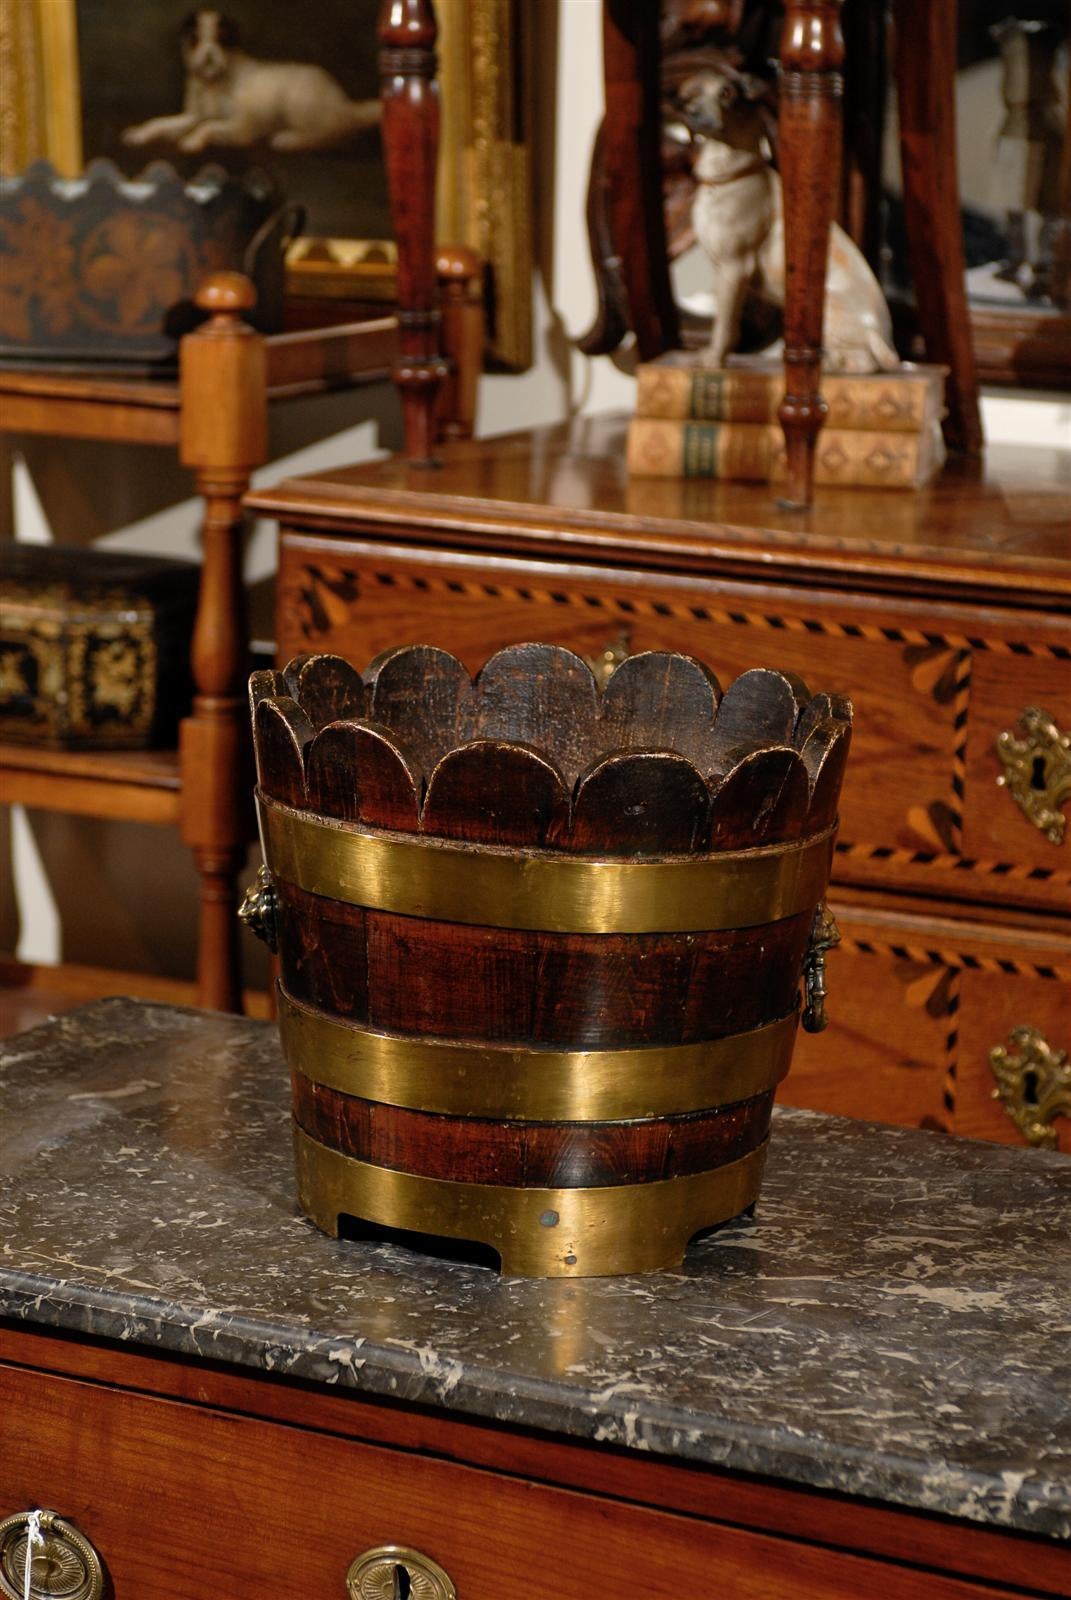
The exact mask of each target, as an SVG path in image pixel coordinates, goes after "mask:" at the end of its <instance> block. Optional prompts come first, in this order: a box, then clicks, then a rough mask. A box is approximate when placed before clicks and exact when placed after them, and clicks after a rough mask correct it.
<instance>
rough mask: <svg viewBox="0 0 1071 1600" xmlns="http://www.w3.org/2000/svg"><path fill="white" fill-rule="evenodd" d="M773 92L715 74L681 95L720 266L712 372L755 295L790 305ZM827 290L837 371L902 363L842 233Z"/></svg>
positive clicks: (863, 267)
mask: <svg viewBox="0 0 1071 1600" xmlns="http://www.w3.org/2000/svg"><path fill="white" fill-rule="evenodd" d="M764 87H765V86H764V85H763V84H762V83H761V81H760V80H759V79H755V78H750V77H748V76H747V75H746V74H744V73H738V72H735V71H731V70H726V71H725V72H717V71H713V70H710V71H704V72H698V73H695V74H694V75H693V76H692V77H690V78H688V79H687V80H686V81H685V82H684V83H683V84H682V85H681V87H680V90H679V91H678V94H679V100H680V104H681V110H682V117H683V120H684V122H685V123H686V124H687V126H688V129H689V131H690V132H691V135H692V138H693V141H694V142H695V144H696V146H697V147H698V153H697V155H696V158H695V161H694V163H693V172H694V176H695V180H696V186H697V187H696V194H695V199H694V201H693V203H692V225H693V227H694V228H695V232H696V237H697V238H698V240H699V242H700V244H701V245H702V246H703V249H704V250H705V251H706V253H707V255H708V256H709V257H710V260H711V263H712V265H713V268H714V297H715V303H716V309H715V317H714V330H713V334H712V337H711V341H710V345H709V347H708V349H707V350H706V352H705V353H704V356H703V358H702V359H703V362H704V364H705V365H709V366H712V367H721V366H724V364H725V358H726V356H727V355H728V354H729V352H730V351H731V350H733V349H734V348H735V346H736V344H737V341H738V339H739V337H740V321H741V317H742V315H743V310H744V302H745V300H746V299H747V297H748V295H749V294H759V295H762V296H763V297H765V298H766V299H768V300H772V301H773V302H775V303H776V304H777V305H780V306H783V305H784V303H785V233H784V221H783V216H782V207H781V180H780V178H779V177H778V175H777V173H776V172H775V171H774V169H773V168H772V167H771V166H770V165H769V163H768V161H767V160H766V156H765V153H764V149H765V128H764V125H763V119H762V114H761V112H760V111H759V109H758V106H757V105H756V103H755V100H756V97H757V94H758V92H759V91H760V90H762V89H763V88H764ZM825 293H826V300H825V331H824V337H823V343H824V345H825V365H826V367H827V368H829V369H830V370H832V371H837V372H874V371H875V370H878V369H883V370H887V369H892V368H894V367H898V366H899V365H900V362H899V359H898V357H897V355H896V352H895V351H894V350H893V348H892V322H891V319H890V316H889V308H888V306H887V305H886V303H885V297H884V295H883V294H882V292H881V289H880V287H879V286H878V282H877V279H876V278H875V277H874V274H873V273H872V272H871V270H870V268H869V267H868V266H867V263H866V260H865V258H864V257H863V255H862V253H861V252H860V251H859V250H858V249H857V248H856V246H855V245H854V244H853V243H852V241H851V239H849V238H848V235H847V234H846V233H845V232H844V230H843V229H842V228H839V227H836V226H834V228H833V231H832V235H831V237H830V242H829V265H828V267H827V269H826V286H825Z"/></svg>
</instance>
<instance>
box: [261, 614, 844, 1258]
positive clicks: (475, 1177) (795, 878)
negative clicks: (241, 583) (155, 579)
mask: <svg viewBox="0 0 1071 1600" xmlns="http://www.w3.org/2000/svg"><path fill="white" fill-rule="evenodd" d="M250 694H251V701H252V707H253V721H254V733H255V742H256V755H257V776H258V806H259V813H260V827H261V838H262V842H263V847H264V859H265V863H266V868H265V869H262V872H263V881H262V884H261V886H260V888H259V889H258V890H256V891H255V892H252V893H251V897H250V900H249V902H248V903H247V907H246V908H245V910H244V912H243V915H244V916H245V917H246V920H247V921H249V922H250V923H251V924H252V925H253V926H254V927H255V929H257V931H260V932H262V933H264V934H265V935H266V936H268V937H269V938H270V939H271V940H272V941H273V942H275V943H277V948H278V953H279V958H280V970H281V981H280V984H279V1025H280V1030H281V1035H282V1042H283V1047H284V1050H285V1053H286V1057H287V1061H288V1064H289V1067H290V1071H291V1076H292V1082H293V1111H294V1137H295V1147H296V1161H297V1175H298V1187H299V1194H300V1200H301V1204H302V1207H303V1208H304V1210H305V1211H306V1212H307V1214H308V1215H309V1216H310V1217H311V1218H312V1219H313V1221H314V1222H316V1223H317V1224H318V1225H319V1226H320V1227H321V1228H323V1229H325V1230H326V1231H327V1232H330V1233H337V1232H338V1229H339V1219H340V1217H344V1216H351V1217H355V1218H359V1219H362V1220H363V1221H365V1222H371V1223H375V1224H380V1225H385V1226H387V1227H390V1228H396V1229H405V1230H410V1231H414V1232H417V1233H422V1234H432V1235H438V1236H445V1237H449V1238H454V1239H463V1240H474V1241H479V1242H481V1243H482V1244H484V1245H489V1246H490V1247H491V1248H492V1249H493V1250H494V1251H496V1252H497V1253H498V1256H499V1258H500V1261H501V1266H502V1271H503V1272H504V1273H512V1274H521V1275H530V1276H577V1277H579V1276H592V1275H602V1274H609V1273H618V1272H634V1271H643V1270H649V1269H653V1268H658V1267H666V1266H672V1265H675V1264H677V1263H679V1262H680V1261H681V1259H682V1257H683V1255H684V1251H685V1248H686V1246H687V1244H688V1241H689V1239H691V1238H692V1237H693V1236H694V1235H695V1234H696V1233H697V1232H699V1231H701V1230H703V1229H705V1228H708V1227H710V1226H712V1225H714V1224H716V1223H720V1222H724V1221H726V1220H727V1219H728V1218H730V1217H734V1216H737V1215H739V1214H740V1213H741V1212H743V1211H746V1210H747V1209H748V1208H749V1207H751V1206H752V1205H753V1204H754V1202H755V1200H756V1198H757V1196H758V1193H759V1185H760V1182H761V1178H762V1169H763V1162H764V1159H765V1154H766V1139H767V1133H768V1128H769V1121H770V1111H771V1106H772V1103H773V1096H774V1090H775V1088H776V1085H777V1083H778V1082H779V1081H780V1079H781V1078H782V1077H783V1076H784V1074H785V1073H786V1072H787V1070H788V1065H789V1059H790V1056H791V1051H792V1044H793V1039H794V1035H795V1030H796V1025H797V1018H798V1015H799V1000H798V991H799V985H800V980H801V973H802V971H803V968H804V965H805V959H806V958H807V956H808V950H809V944H810V943H811V942H812V930H813V929H814V927H815V926H816V923H817V921H818V920H819V919H820V902H821V901H822V897H823V895H824V893H825V888H826V883H827V880H828V875H829V865H830V859H831V853H832V848H833V836H834V831H835V819H836V807H837V797H838V794H839V790H840V783H841V777H842V774H843V769H844V762H845V758H846V755H847V751H848V743H849V738H850V721H851V708H850V706H849V704H848V703H847V702H846V701H844V700H843V699H836V698H831V697H829V696H827V695H822V694H819V695H815V696H812V695H811V694H810V693H809V691H808V690H807V689H806V688H805V687H804V685H802V684H801V683H800V682H799V681H798V680H796V679H793V678H791V677H789V676H788V675H786V674H783V673H779V672H773V671H769V670H765V669H760V670H756V671H753V672H748V673H745V674H744V675H743V676H742V677H740V678H738V679H737V680H736V682H735V683H733V684H732V686H731V687H730V688H729V689H728V691H727V692H726V693H725V694H724V695H723V694H722V691H721V689H720V687H719V685H718V683H717V680H716V679H715V678H714V677H713V675H712V674H711V673H710V672H709V671H708V670H707V669H706V668H705V667H703V666H701V665H700V664H699V663H698V662H696V661H694V660H691V659H689V658H687V657H682V656H676V655H670V654H665V653H653V652H652V653H650V654H645V655H639V656H633V657H630V658H629V659H628V660H626V661H625V662H624V663H623V664H622V665H621V666H619V667H618V668H617V670H616V671H615V672H614V673H613V675H612V676H611V677H610V678H609V680H608V681H607V683H606V685H605V688H603V689H601V690H600V688H599V687H598V685H597V684H596V681H595V678H594V677H593V675H592V672H591V670H590V669H589V667H588V666H587V665H586V664H585V663H584V662H583V661H582V660H581V659H580V658H579V657H577V656H575V655H573V654H572V653H571V652H570V651H568V650H564V649H560V648H557V647H554V646H549V645H520V646H516V647H513V648H511V649H508V650H503V651H500V652H499V653H498V654H497V655H495V656H493V657H492V658H491V660H490V661H488V662H487V664H486V665H485V667H484V668H483V669H482V671H481V672H480V673H479V675H478V677H477V678H476V680H475V683H473V681H472V680H471V679H470V678H469V676H468V673H467V672H466V671H465V669H464V668H463V667H462V666H461V665H460V663H459V662H457V661H456V660H455V659H454V658H453V657H452V656H450V655H448V654H446V653H445V652H444V651H441V650H436V649H432V648H430V647H426V646H414V647H409V648H405V649H401V650H396V651H392V652H389V653H388V654H386V655H384V656H381V657H379V658H378V659H377V660H376V661H374V662H373V663H372V665H371V666H370V667H369V668H368V670H367V671H366V672H365V673H364V674H363V676H362V675H360V674H358V673H357V672H356V671H355V670H354V669H353V668H352V667H351V666H349V665H348V664H347V663H346V662H344V661H342V660H341V659H339V658H338V657H333V656H305V657H301V658H299V659H297V660H296V661H293V662H291V663H290V665H289V666H288V667H287V668H286V670H285V672H283V673H275V672H268V673H257V674H255V675H254V677H253V678H252V680H251V684H250ZM826 942H828V940H827V941H826ZM819 943H821V940H820V941H819ZM819 973H820V959H819V958H818V957H817V955H816V958H815V960H814V962H813V973H812V977H813V978H814V980H815V983H814V988H815V994H816V997H817V1004H818V1005H819V1006H820V1003H821V982H820V976H819ZM815 1020H816V1021H817V1022H818V1025H821V1020H820V1019H817V1018H816V1019H815Z"/></svg>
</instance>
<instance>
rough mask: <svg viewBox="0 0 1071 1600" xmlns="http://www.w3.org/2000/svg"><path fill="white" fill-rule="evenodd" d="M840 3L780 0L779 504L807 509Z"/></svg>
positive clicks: (820, 416) (820, 418)
mask: <svg viewBox="0 0 1071 1600" xmlns="http://www.w3.org/2000/svg"><path fill="white" fill-rule="evenodd" d="M840 8H841V0H786V5H785V24H784V31H783V33H782V35H781V110H780V121H779V128H780V136H779V148H780V159H781V183H782V188H783V191H784V206H785V397H784V399H783V401H782V402H781V409H780V413H779V415H780V419H781V426H782V427H783V428H784V431H785V446H786V449H787V452H788V476H787V482H786V484H785V493H784V496H783V498H782V501H781V503H782V504H783V505H785V506H787V507H790V508H799V507H803V506H808V505H810V503H811V500H812V497H813V494H814V456H815V446H816V443H817V440H818V432H819V429H820V428H821V426H822V423H823V422H824V420H825V415H826V403H825V401H824V400H823V399H822V395H821V363H822V314H823V311H824V301H825V280H826V261H827V259H828V256H829V230H830V227H831V225H832V222H833V213H834V209H835V203H836V196H837V191H838V184H839V181H840V142H841V96H842V93H843V84H842V80H841V73H840V69H841V66H842V64H843V61H844V39H843V37H842V35H841V29H840Z"/></svg>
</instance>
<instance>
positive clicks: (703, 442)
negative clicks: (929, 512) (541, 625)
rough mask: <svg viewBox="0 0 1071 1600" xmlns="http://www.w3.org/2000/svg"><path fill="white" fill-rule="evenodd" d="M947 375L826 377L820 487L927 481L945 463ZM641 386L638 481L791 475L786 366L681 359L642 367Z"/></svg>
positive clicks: (635, 445) (634, 436)
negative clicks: (782, 416) (785, 425)
mask: <svg viewBox="0 0 1071 1600" xmlns="http://www.w3.org/2000/svg"><path fill="white" fill-rule="evenodd" d="M946 371H947V369H946V368H945V367H938V366H914V365H911V364H909V363H905V364H904V365H903V366H902V367H900V368H898V369H897V370H896V371H894V372H873V373H827V374H825V375H824V376H823V378H822V393H823V395H824V396H825V399H826V403H827V405H828V407H829V412H828V415H827V417H826V422H825V426H824V427H823V429H822V432H821V433H820V434H819V436H818V452H817V457H816V462H815V480H816V482H817V483H819V484H845V485H857V486H865V487H868V488H891V489H914V488H918V487H919V485H920V484H924V483H926V482H927V480H928V479H929V478H930V477H931V476H932V474H933V472H934V471H935V469H936V468H937V466H938V465H939V464H940V461H941V459H942V446H941V433H940V420H941V415H942V412H943V409H944V382H945V375H946ZM637 378H638V388H637V396H636V415H635V417H634V418H633V419H632V422H631V424H630V426H629V436H628V468H629V472H630V473H632V474H633V475H634V476H636V477H648V478H651V477H653V478H726V479H736V480H738V481H743V482H750V483H766V482H771V483H776V482H778V481H779V480H780V479H781V478H782V477H783V476H784V471H785V444H784V437H783V435H782V431H781V425H780V423H779V422H778V420H777V409H778V406H779V405H780V403H781V397H782V395H783V393H784V369H783V367H782V366H781V364H780V363H779V362H778V363H772V362H757V361H744V360H741V361H740V363H739V365H731V366H728V367H722V368H716V369H715V368H707V367H701V366H698V365H697V364H696V359H695V356H694V355H691V354H688V353H687V352H684V351H672V352H670V353H669V354H668V355H665V356H661V357H659V359H658V360H657V361H650V362H646V363H641V365H640V366H639V368H638V369H637Z"/></svg>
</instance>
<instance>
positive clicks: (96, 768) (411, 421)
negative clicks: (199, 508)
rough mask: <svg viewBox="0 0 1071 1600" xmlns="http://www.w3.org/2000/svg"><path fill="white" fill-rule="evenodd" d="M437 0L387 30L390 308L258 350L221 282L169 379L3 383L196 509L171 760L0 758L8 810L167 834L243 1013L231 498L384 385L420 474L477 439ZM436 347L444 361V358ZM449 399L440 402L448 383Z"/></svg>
mask: <svg viewBox="0 0 1071 1600" xmlns="http://www.w3.org/2000/svg"><path fill="white" fill-rule="evenodd" d="M435 36H436V27H435V18H434V12H433V9H432V7H431V5H430V3H429V0H396V3H392V4H386V5H384V7H383V12H382V15H381V19H380V27H379V39H380V46H381V56H380V64H381V75H382V82H383V90H382V92H383V103H384V118H383V135H384V147H385V155H386V161H387V169H388V181H389V185H390V189H391V196H392V209H393V214H394V223H395V236H396V239H397V245H398V294H397V300H398V304H397V310H396V312H395V313H393V314H391V315H383V314H374V315H372V316H371V317H369V318H366V319H362V320H359V321H349V322H346V321H343V320H341V316H340V312H339V309H338V308H337V307H335V308H334V309H333V310H329V312H328V314H327V316H326V317H324V318H323V319H321V325H320V326H308V325H305V326H303V327H298V328H295V329H294V330H293V331H289V332H283V333H281V334H278V335H274V336H271V337H269V338H262V337H261V336H260V335H259V334H256V333H254V332H253V331H252V329H251V328H249V327H248V326H247V325H246V324H245V323H244V322H243V320H242V315H243V313H244V312H246V311H248V310H249V309H250V307H251V306H252V304H253V298H252V295H253V291H252V286H251V284H249V283H248V282H247V280H245V279H244V278H242V277H241V276H240V275H239V274H237V273H220V274H216V275H214V276H213V277H211V278H210V279H208V280H207V281H206V283H205V284H204V285H202V288H201V291H200V293H199V294H198V296H197V303H198V305H199V306H200V307H201V309H202V310H204V311H205V312H207V313H209V320H208V321H207V322H205V323H204V324H203V325H202V326H201V327H200V328H198V329H197V331H196V332H194V333H192V334H189V335H187V337H186V338H185V339H184V340H183V342H182V347H181V352H180V370H179V376H178V380H177V381H158V380H155V379H147V378H114V377H109V378H104V377H94V376H92V375H89V374H87V375H85V376H80V375H71V374H69V373H47V372H34V371H32V370H27V369H26V368H25V367H23V368H20V369H17V370H16V369H10V368H8V369H2V368H0V412H2V416H3V428H4V431H5V432H8V433H12V434H18V433H33V434H47V435H52V436H56V437H61V438H76V439H95V440H100V441H102V442H103V441H111V442H116V443H124V444H151V445H164V446H169V447H171V448H173V449H174V448H176V447H177V449H178V451H179V455H180V457H181V459H182V461H183V463H184V465H186V466H187V467H189V468H190V469H191V470H192V472H193V474H194V478H195V481H196V485H197V490H198V493H199V494H200V495H201V497H202V499H203V501H204V522H203V529H204V557H203V570H202V577H201V591H200V600H199V605H198V610H197V618H196V623H195V628H194V636H193V646H192V655H191V663H192V671H193V681H194V703H193V711H192V715H191V716H190V717H189V718H188V719H187V720H186V722H185V723H184V724H183V727H182V729H181V734H180V741H179V747H178V749H177V750H174V751H144V752H143V751H129V752H118V753H117V752H109V751H104V752H96V751H79V752H68V751H55V750H42V749H36V750H35V749H33V748H31V747H29V746H22V745H10V746H8V745H0V803H6V804H23V805H30V806H41V807H46V808H48V809H51V810H56V811H63V812H67V813H71V814H75V815H82V816H93V817H104V818H110V819H112V820H126V821H137V822H151V823H160V824H168V825H172V826H178V828H179V829H180V831H181V834H182V838H183V839H184V841H185V843H186V844H187V845H189V847H190V849H191V850H192V852H193V857H194V861H195V863H196V866H197V871H198V874H199V877H200V917H199V939H198V965H197V997H198V1001H199V1003H200V1004H201V1005H203V1006H209V1007H213V1008H218V1009H221V1010H228V1011H234V1010H240V1009H241V982H240V977H241V971H240V961H239V951H238V924H237V919H236V915H235V913H236V909H237V904H236V884H237V877H238V874H239V872H240V871H241V869H242V866H243V864H244V861H245V856H246V852H247V849H248V845H249V842H250V840H251V838H252V837H253V836H254V833H255V829H254V825H253V815H252V804H251V795H252V776H251V774H252V765H251V761H250V760H249V753H248V729H247V722H248V717H247V712H246V702H245V682H244V680H245V675H246V672H247V670H248V660H247V658H248V635H247V627H246V618H245V596H244V591H243V586H242V576H241V558H242V531H243V513H242V505H241V502H242V496H243V494H244V493H245V491H246V489H248V487H249V480H250V476H251V474H252V472H253V470H254V469H255V468H256V467H258V466H260V465H261V464H262V463H263V462H264V461H265V460H266V459H267V412H268V406H269V405H270V404H276V403H283V402H285V401H290V400H295V399H299V398H301V397H303V396H307V395H317V394H325V393H328V392H330V391H333V390H335V389H340V388H347V387H350V386H352V385H354V384H361V383H369V382H372V381H374V380H376V379H381V378H383V377H386V376H387V375H389V374H393V376H394V378H395V380H396V382H397V384H398V387H399V390H400V393H401V396H402V404H403V412H404V424H405V443H406V455H407V457H408V458H409V459H410V460H418V461H426V460H427V459H428V458H429V457H430V456H431V455H432V453H433V445H434V441H435V437H436V429H437V427H438V426H439V425H442V427H443V431H444V432H445V433H446V434H447V435H448V436H451V437H455V438H457V437H465V436H467V435H468V434H469V433H471V429H472V421H473V416H474V412H475V386H476V374H477V372H478V370H479V367H480V364H481V361H482V353H483V312H482V304H481V300H480V293H481V291H480V287H479V285H480V264H479V262H478V260H477V258H476V257H475V256H474V255H473V253H472V252H471V251H468V250H465V249H461V248H457V247H448V248H446V249H444V250H443V251H442V252H441V253H439V252H437V251H436V249H435V246H434V243H433V227H434V182H435V154H436V150H437V145H438V100H437V93H438V91H437V86H436V84H435V66H436V62H435V52H434V43H435ZM440 338H441V339H442V343H443V350H444V355H445V357H446V359H443V358H441V357H440V356H439V354H438V352H439V349H440ZM444 382H445V383H446V385H447V386H446V389H445V391H444V393H443V395H442V398H441V401H440V399H439V393H440V387H441V386H442V385H443V383H444Z"/></svg>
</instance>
